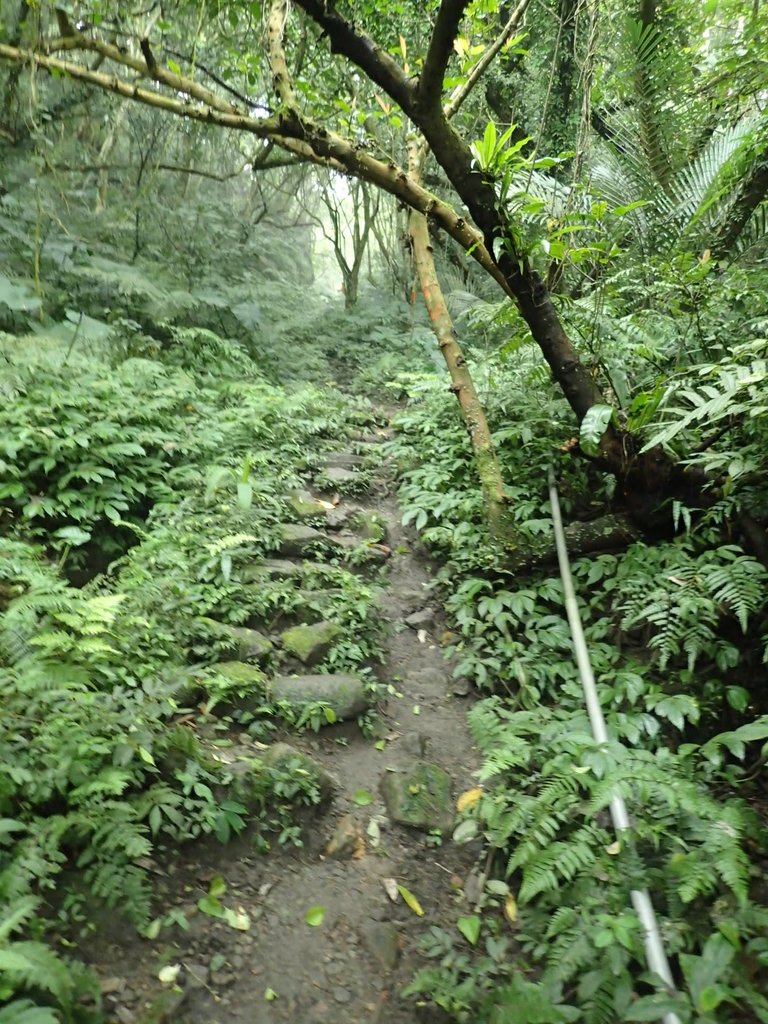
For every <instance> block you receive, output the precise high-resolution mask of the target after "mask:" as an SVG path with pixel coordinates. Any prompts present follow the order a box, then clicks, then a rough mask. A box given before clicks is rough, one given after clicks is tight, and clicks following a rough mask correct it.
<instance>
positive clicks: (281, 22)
mask: <svg viewBox="0 0 768 1024" xmlns="http://www.w3.org/2000/svg"><path fill="white" fill-rule="evenodd" d="M287 19H288V0H272V3H271V4H270V8H269V15H268V17H267V51H268V53H269V64H270V67H271V68H272V84H273V86H274V88H275V92H276V93H277V98H278V99H279V100H280V102H281V103H282V105H283V106H284V107H285V108H286V109H288V110H290V111H291V112H292V113H294V114H296V113H298V107H297V105H296V94H295V93H294V91H293V84H292V83H291V74H290V72H289V70H288V62H287V61H286V59H285V50H284V49H283V32H284V31H285V23H286V21H287Z"/></svg>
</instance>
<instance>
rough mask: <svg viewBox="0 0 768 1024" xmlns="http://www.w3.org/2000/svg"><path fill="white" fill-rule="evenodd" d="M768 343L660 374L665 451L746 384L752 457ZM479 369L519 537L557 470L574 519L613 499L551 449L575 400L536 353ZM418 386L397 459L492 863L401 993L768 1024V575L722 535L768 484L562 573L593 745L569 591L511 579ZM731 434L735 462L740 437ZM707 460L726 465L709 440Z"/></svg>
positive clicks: (488, 1017) (463, 1005)
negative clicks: (441, 615) (584, 657)
mask: <svg viewBox="0 0 768 1024" xmlns="http://www.w3.org/2000/svg"><path fill="white" fill-rule="evenodd" d="M745 348H746V349H748V351H747V352H746V357H745ZM763 348H764V342H755V343H751V344H750V345H748V346H745V347H744V348H742V349H740V350H739V349H737V350H735V352H734V354H733V355H731V356H729V357H728V359H726V360H724V361H723V363H721V364H713V365H710V366H709V367H703V368H700V369H697V370H696V371H695V372H694V373H693V374H690V375H683V374H680V375H679V376H677V377H672V378H671V383H668V384H667V385H666V387H665V388H663V389H662V390H663V391H664V392H665V399H664V402H665V403H669V405H673V404H674V403H675V402H676V401H677V400H679V398H680V395H681V394H683V395H684V396H685V400H686V402H687V407H688V408H689V409H691V410H692V414H691V415H690V416H688V418H687V422H685V423H682V425H680V420H681V414H680V413H678V414H677V415H676V416H675V418H674V419H673V423H674V424H675V428H674V436H675V437H676V439H677V441H678V442H680V441H681V440H689V439H690V430H691V429H694V430H695V429H697V425H698V426H699V429H711V427H712V424H713V422H715V423H716V422H717V416H716V415H714V416H713V412H715V413H716V411H717V409H719V410H721V411H722V415H723V416H725V415H727V413H726V412H725V409H726V405H727V402H726V401H724V400H722V398H721V396H722V395H723V394H725V393H729V394H730V395H731V396H733V394H734V393H739V394H740V396H741V397H742V399H743V403H744V405H745V406H746V407H747V408H748V409H749V411H750V412H751V413H752V415H751V418H750V419H748V420H746V421H745V427H744V429H745V431H746V432H747V433H748V435H749V442H748V444H747V448H749V444H750V443H752V444H760V443H761V442H760V440H759V439H758V438H756V437H755V435H754V431H755V430H756V429H757V431H758V434H759V433H760V431H761V430H762V436H763V437H764V430H765V418H764V416H763V415H762V413H763V405H762V397H761V390H760V387H759V381H760V379H761V374H764V369H763V366H764V364H761V363H760V362H759V361H758V362H757V364H756V363H755V359H758V360H759V357H760V355H761V352H762V349H763ZM627 365H630V366H631V364H627ZM492 368H493V373H494V376H495V380H494V381H493V386H491V387H489V389H488V392H487V394H486V399H487V402H488V410H489V415H490V418H491V424H492V427H493V428H494V429H495V435H494V439H495V441H496V444H497V447H498V451H499V455H500V458H501V460H502V463H503V465H504V470H505V476H506V479H507V480H508V481H509V487H508V490H509V494H510V497H511V513H512V516H513V517H514V520H515V522H516V525H517V530H518V536H519V538H520V542H521V543H526V542H530V541H535V540H536V539H540V538H541V536H542V535H543V534H549V533H550V531H551V518H550V513H549V502H548V490H547V483H546V471H547V466H548V465H549V464H554V465H555V466H556V469H557V473H558V476H559V478H560V479H559V486H560V491H561V497H562V501H563V505H564V508H565V510H566V516H567V518H569V519H578V518H581V519H589V518H592V517H594V516H595V515H596V514H598V512H599V510H602V509H603V508H605V507H606V506H608V507H610V504H611V501H610V499H611V494H610V490H609V489H606V484H605V483H604V482H602V481H601V480H600V478H599V477H597V476H595V475H593V472H592V471H590V469H589V468H585V467H584V466H583V465H579V464H578V463H577V462H575V461H574V460H573V459H572V458H571V457H570V456H567V455H563V454H562V453H561V452H560V451H559V449H560V445H561V444H562V440H563V438H565V437H567V435H568V430H569V418H568V416H567V413H566V411H565V409H564V403H562V402H555V401H552V400H550V399H549V398H548V397H547V394H546V389H542V388H541V387H539V389H538V390H536V391H534V390H533V389H532V388H530V383H531V373H533V374H534V375H535V374H536V373H537V372H538V371H536V370H533V371H532V370H531V369H530V364H529V362H528V360H527V358H526V355H525V352H524V351H523V352H521V353H518V354H517V355H511V356H510V361H509V362H508V364H507V366H506V368H504V367H500V366H499V365H498V364H492ZM480 369H481V368H480ZM756 382H757V384H758V386H757V387H754V386H753V385H754V384H755V383H756ZM409 390H410V393H411V395H412V403H411V405H409V407H408V409H407V410H406V411H405V412H404V413H402V414H401V415H400V416H399V417H398V419H397V421H396V422H397V425H398V427H399V433H398V437H397V439H396V441H395V442H394V443H393V446H392V450H393V454H394V455H395V457H396V459H397V461H398V464H399V466H400V471H401V488H400V498H401V501H402V504H403V510H404V517H405V519H406V521H409V522H413V523H415V525H416V526H417V528H418V529H419V530H420V536H421V539H422V542H423V543H424V545H425V546H426V547H427V549H428V550H430V551H432V552H434V553H436V554H437V555H439V556H440V557H441V558H442V559H445V560H446V564H445V568H444V569H443V570H442V572H441V574H440V577H439V580H438V584H437V585H438V589H439V591H440V593H442V595H443V598H444V601H445V606H446V609H447V612H448V616H449V626H450V628H451V630H452V631H453V634H454V641H453V646H452V648H451V655H452V657H453V658H454V661H455V665H456V669H455V671H456V674H457V675H460V676H463V677H465V678H469V679H471V680H472V681H473V682H474V684H475V685H476V686H477V687H478V688H479V689H480V690H481V691H482V692H483V693H484V694H485V696H484V697H483V699H481V700H480V701H479V703H478V704H477V705H476V706H475V707H474V709H473V710H472V712H471V715H470V724H471V728H472V730H473V733H474V736H475V739H476V742H477V744H478V747H479V749H480V751H481V752H482V757H483V766H482V770H481V773H480V780H481V783H482V787H483V789H482V795H480V796H479V798H478V799H476V800H474V801H470V803H471V807H470V808H469V809H468V810H467V811H466V816H465V819H464V820H463V822H462V823H461V824H460V825H459V826H458V829H457V831H456V834H455V838H456V839H457V840H458V841H467V840H471V839H472V838H474V837H476V836H478V835H479V836H482V837H483V840H484V843H485V844H486V846H487V847H488V851H489V857H490V858H491V859H490V860H489V862H488V864H489V870H488V878H487V884H486V887H485V892H484V894H483V896H482V898H481V903H480V906H479V908H477V913H476V914H474V916H473V917H472V918H470V919H469V920H470V922H471V923H472V927H469V926H468V925H467V920H468V919H466V918H465V919H464V921H463V927H462V928H461V929H460V931H461V937H460V936H459V934H458V932H457V933H456V934H455V935H450V934H448V933H446V932H444V931H440V930H438V929H436V928H433V929H432V930H431V933H430V934H429V935H428V937H427V938H426V939H425V941H424V944H423V952H424V953H425V955H426V956H427V957H428V958H430V959H431V960H432V963H433V966H430V967H427V968H425V969H424V970H422V971H421V972H420V974H419V975H418V976H417V978H416V979H415V981H414V983H413V984H412V985H411V986H410V992H411V993H412V994H415V995H416V996H418V997H420V998H421V999H426V1000H428V1001H431V1002H433V1003H434V1004H436V1005H438V1006H440V1007H442V1008H443V1009H445V1010H446V1011H448V1012H449V1014H450V1015H451V1017H452V1018H454V1019H456V1020H457V1021H473V1022H474V1021H479V1022H483V1021H485V1022H493V1024H501V1022H507V1021H508V1022H510V1024H511V1022H513V1021H514V1022H515V1024H524V1022H534V1021H535V1022H539V1024H544V1022H552V1024H554V1022H557V1021H570V1020H574V1021H575V1020H579V1021H586V1022H590V1024H597V1022H609V1021H616V1020H627V1021H633V1020H637V1021H640V1020H657V1019H659V1017H660V1016H661V1015H662V1014H664V1013H665V1012H675V1013H676V1014H677V1015H678V1017H679V1019H680V1020H681V1021H685V1022H688V1021H700V1022H705V1021H715V1020H717V1021H719V1022H723V1021H726V1020H727V1021H747V1020H750V1021H752V1020H760V1021H765V1020H768V1000H766V997H765V990H766V983H767V979H768V941H767V940H766V938H765V935H766V929H767V928H768V892H766V890H765V884H764V876H765V865H766V856H767V854H768V836H767V835H766V831H765V821H764V809H765V805H766V793H765V788H764V781H761V780H762V775H761V769H762V766H763V765H764V760H765V751H766V748H765V745H764V741H765V739H766V737H768V714H767V712H768V704H767V703H766V697H765V687H764V679H765V664H766V660H767V654H766V652H767V642H768V633H767V632H766V601H767V593H766V583H767V582H768V573H766V570H765V568H764V567H763V565H762V564H760V562H758V561H757V560H756V559H755V558H754V557H752V556H750V555H748V554H747V553H745V551H744V550H743V549H742V548H741V547H740V546H739V545H738V544H737V543H734V542H733V540H731V539H729V537H728V531H727V529H726V530H725V531H724V530H723V524H724V523H725V524H727V523H729V522H734V523H735V519H736V516H737V514H738V512H739V510H740V509H741V508H743V507H747V508H751V509H754V508H760V507H762V504H763V503H764V500H765V495H764V491H761V490H760V489H759V488H756V487H755V478H754V475H750V473H749V471H746V472H745V473H744V474H742V464H741V462H739V463H734V464H733V465H732V466H731V469H732V475H731V476H730V477H729V483H728V486H726V487H725V488H723V491H722V496H721V498H720V500H719V501H717V502H715V503H714V504H713V505H712V506H711V507H710V508H709V509H708V510H707V512H706V513H705V514H701V513H697V512H696V510H689V509H680V508H676V509H674V510H673V509H672V508H670V510H669V515H670V519H671V518H672V516H673V513H674V515H675V516H676V517H677V518H678V520H679V524H680V527H681V531H682V532H681V533H680V535H679V536H678V537H676V538H675V539H672V540H669V541H667V542H662V543H658V544H654V545H653V546H649V545H648V544H646V543H636V544H633V545H631V546H630V547H629V548H628V550H626V551H625V552H623V553H621V554H602V555H597V556H592V557H589V558H580V559H576V560H575V561H574V563H573V573H574V576H575V582H576V587H577V591H578V593H579V604H580V611H581V615H582V617H583V620H584V627H585V631H586V636H587V642H588V645H589V651H590V656H591V659H592V663H593V668H594V671H595V675H596V677H597V681H598V688H599V693H600V701H601V704H602V707H603V710H604V713H605V716H606V719H607V723H608V728H609V731H610V735H611V737H612V740H611V742H610V744H609V745H608V746H607V747H602V746H600V745H598V744H597V743H596V742H595V741H594V739H593V738H592V735H591V732H590V728H589V722H588V719H587V715H586V711H585V707H584V697H583V693H582V688H581V684H580V680H579V676H578V671H577V668H576V664H575V661H574V657H573V649H572V641H571V636H570V631H569V628H568V625H567V621H566V619H565V614H564V607H563V591H562V584H561V582H560V579H559V577H556V576H548V575H547V573H546V572H542V571H541V570H539V571H538V572H537V573H535V574H531V575H529V576H528V577H524V578H520V577H519V576H513V575H511V574H509V573H505V571H504V556H503V554H500V553H499V550H498V548H497V547H495V546H494V545H493V544H491V543H490V541H489V538H488V536H487V534H486V532H485V529H484V526H483V521H482V509H481V502H480V497H479V494H478V492H477V488H476V487H475V486H474V484H473V481H472V471H471V466H470V463H469V457H468V454H467V451H466V447H465V444H464V437H463V433H462V431H461V429H460V427H459V425H458V424H457V423H456V422H455V419H454V418H453V412H454V410H453V406H452V403H451V398H450V396H446V394H445V391H444V389H443V388H441V386H440V384H439V383H438V382H437V381H436V380H430V379H428V378H421V379H417V380H412V381H411V382H410V384H409ZM707 403H709V407H708V408H707V409H706V410H705V409H704V406H705V405H706V404H707ZM640 404H641V403H639V402H638V408H639V407H640ZM657 404H658V403H657ZM715 406H716V408H715ZM665 408H666V404H664V405H662V407H661V411H660V412H658V413H657V414H656V420H655V425H654V422H653V420H652V418H651V417H647V422H648V428H647V430H648V435H649V436H654V434H656V435H658V434H659V433H661V432H664V433H665V435H666V437H665V440H669V439H671V437H672V430H671V429H670V427H669V426H668V425H667V424H668V422H669V420H667V419H666V418H665V417H667V415H668V413H667V412H665V411H664V410H665ZM730 409H731V410H732V409H733V403H732V401H731V403H730ZM511 410H514V418H513V419H512V424H511V425H510V419H511V417H510V412H511ZM742 411H743V410H742ZM731 415H732V411H731ZM670 418H671V417H670ZM729 422H730V423H731V424H734V422H737V421H734V420H730V421H729ZM435 424H438V428H437V429H436V428H435ZM731 442H732V445H733V448H735V449H738V450H742V446H741V445H740V444H739V438H738V431H737V437H736V438H732V439H731ZM723 447H728V442H726V443H725V445H724V446H723ZM705 458H707V459H708V460H710V461H711V463H712V465H718V466H722V465H723V459H722V458H720V457H719V455H718V454H717V450H716V449H715V450H714V451H711V452H709V453H708V454H707V455H706V456H705ZM724 461H725V465H727V464H728V459H727V458H726V459H725V460H724ZM619 500H620V499H619V497H618V496H616V498H615V499H614V501H615V503H618V502H619ZM683 523H685V524H687V526H688V528H687V529H684V528H683ZM761 748H762V749H761ZM617 792H618V793H621V794H622V795H623V796H624V797H625V799H626V802H627V804H628V806H629V809H630V814H631V817H632V829H631V832H630V833H629V834H625V835H623V836H622V837H621V839H620V840H617V838H616V835H615V834H614V833H613V831H612V828H611V824H610V817H609V814H608V811H609V805H610V802H611V799H612V797H613V795H614V794H615V793H617ZM633 887H638V888H639V887H647V888H648V889H649V891H650V892H651V894H652V897H653V901H654V904H655V906H656V910H657V912H658V914H659V915H660V919H661V930H662V935H663V939H664V942H665V944H666V947H667V951H668V954H669V956H670V958H671V961H672V963H673V965H674V970H675V973H676V977H677V981H678V983H679V985H680V992H679V994H677V995H675V996H670V995H668V994H667V993H666V992H665V990H664V986H663V985H662V984H661V982H660V980H659V979H658V978H655V977H654V976H652V975H649V974H648V973H647V972H646V971H645V968H644V966H643V965H644V963H645V959H644V950H643V935H642V931H641V927H640V924H639V921H638V918H637V917H636V915H635V914H634V912H633V911H632V908H631V902H630V889H631V888H633ZM510 924H511V927H510Z"/></svg>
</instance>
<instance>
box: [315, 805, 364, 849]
mask: <svg viewBox="0 0 768 1024" xmlns="http://www.w3.org/2000/svg"><path fill="white" fill-rule="evenodd" d="M362 841H363V840H362V834H361V832H360V828H359V826H358V824H357V822H356V821H355V819H354V818H353V817H352V815H351V814H345V815H344V816H343V817H341V818H339V821H338V824H337V825H336V828H335V830H334V833H333V835H332V836H331V838H330V840H329V841H328V845H327V846H326V848H325V850H324V851H323V852H324V853H325V855H326V857H336V858H337V859H343V858H346V857H354V855H355V850H356V849H357V847H358V844H359V842H362ZM363 848H365V844H364V843H363Z"/></svg>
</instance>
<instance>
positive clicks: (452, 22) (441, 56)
mask: <svg viewBox="0 0 768 1024" xmlns="http://www.w3.org/2000/svg"><path fill="white" fill-rule="evenodd" d="M468 2H469V0H443V2H442V3H441V4H440V9H439V11H438V12H437V18H436V19H435V27H434V29H433V30H432V36H431V38H430V40H429V46H428V47H427V55H426V57H425V58H424V67H423V69H422V72H421V75H420V76H419V86H418V96H419V102H420V103H421V104H423V105H424V106H425V107H435V106H437V105H438V104H439V103H440V100H441V98H442V95H443V79H444V78H445V69H446V67H447V65H448V60H449V59H450V56H451V52H452V50H453V41H454V39H455V38H456V33H457V32H458V31H459V25H460V24H461V19H462V18H463V16H464V11H465V9H466V7H467V4H468Z"/></svg>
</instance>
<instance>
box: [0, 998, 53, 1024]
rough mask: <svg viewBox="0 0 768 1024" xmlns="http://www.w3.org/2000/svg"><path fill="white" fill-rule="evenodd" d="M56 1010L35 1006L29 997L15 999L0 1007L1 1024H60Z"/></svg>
mask: <svg viewBox="0 0 768 1024" xmlns="http://www.w3.org/2000/svg"><path fill="white" fill-rule="evenodd" d="M60 1022H61V1017H60V1016H59V1014H58V1013H57V1012H56V1010H53V1009H51V1008H50V1007H47V1006H35V1004H34V1003H32V1002H30V1000H29V999H14V1000H12V1001H11V1002H10V1003H9V1004H8V1005H7V1006H2V1007H0V1024H60Z"/></svg>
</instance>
